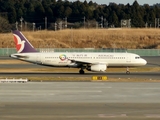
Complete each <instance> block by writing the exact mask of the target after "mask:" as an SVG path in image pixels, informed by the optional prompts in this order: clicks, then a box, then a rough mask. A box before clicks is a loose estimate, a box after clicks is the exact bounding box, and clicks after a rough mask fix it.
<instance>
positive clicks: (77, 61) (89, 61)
mask: <svg viewBox="0 0 160 120" xmlns="http://www.w3.org/2000/svg"><path fill="white" fill-rule="evenodd" d="M69 60H70V61H71V62H73V63H77V64H91V65H95V64H107V63H106V62H97V61H93V60H77V59H75V60H71V59H69Z"/></svg>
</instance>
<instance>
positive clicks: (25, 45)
mask: <svg viewBox="0 0 160 120" xmlns="http://www.w3.org/2000/svg"><path fill="white" fill-rule="evenodd" d="M13 36H14V42H15V44H16V49H17V52H18V53H28V52H37V51H36V50H35V49H34V47H33V46H32V45H31V43H30V42H29V41H28V40H27V39H26V37H25V36H24V35H23V34H22V33H21V32H20V31H18V30H14V31H13Z"/></svg>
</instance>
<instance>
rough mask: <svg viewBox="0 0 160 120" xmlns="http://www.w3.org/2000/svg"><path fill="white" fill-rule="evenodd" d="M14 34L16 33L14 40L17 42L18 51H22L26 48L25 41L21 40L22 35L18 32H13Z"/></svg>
mask: <svg viewBox="0 0 160 120" xmlns="http://www.w3.org/2000/svg"><path fill="white" fill-rule="evenodd" d="M13 35H14V41H15V44H16V49H17V51H18V53H21V52H22V51H23V49H24V46H25V45H24V44H25V41H24V40H21V39H20V37H19V36H17V35H16V34H13Z"/></svg>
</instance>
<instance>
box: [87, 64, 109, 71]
mask: <svg viewBox="0 0 160 120" xmlns="http://www.w3.org/2000/svg"><path fill="white" fill-rule="evenodd" d="M87 70H88V71H93V72H100V71H102V72H104V71H106V70H107V66H106V64H94V65H91V66H88V67H87Z"/></svg>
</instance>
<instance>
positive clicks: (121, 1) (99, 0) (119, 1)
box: [69, 0, 160, 5]
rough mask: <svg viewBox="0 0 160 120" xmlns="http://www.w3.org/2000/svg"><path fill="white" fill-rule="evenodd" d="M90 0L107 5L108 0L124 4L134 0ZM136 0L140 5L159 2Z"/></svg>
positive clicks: (158, 1)
mask: <svg viewBox="0 0 160 120" xmlns="http://www.w3.org/2000/svg"><path fill="white" fill-rule="evenodd" d="M69 1H77V0H69ZM80 1H82V2H83V1H84V0H80ZM87 1H88V2H89V1H90V0H87ZM92 1H93V2H96V3H98V4H107V5H108V4H109V3H110V2H114V3H117V4H119V3H122V4H124V5H126V4H127V3H129V4H130V5H132V4H133V2H134V1H135V0H92ZM137 1H138V3H139V4H140V5H143V4H149V5H153V4H156V3H160V0H137Z"/></svg>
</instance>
